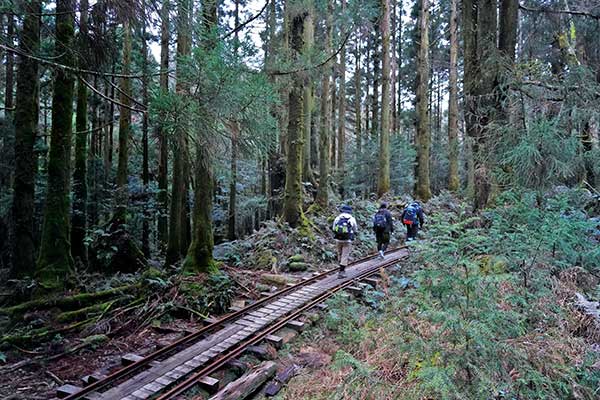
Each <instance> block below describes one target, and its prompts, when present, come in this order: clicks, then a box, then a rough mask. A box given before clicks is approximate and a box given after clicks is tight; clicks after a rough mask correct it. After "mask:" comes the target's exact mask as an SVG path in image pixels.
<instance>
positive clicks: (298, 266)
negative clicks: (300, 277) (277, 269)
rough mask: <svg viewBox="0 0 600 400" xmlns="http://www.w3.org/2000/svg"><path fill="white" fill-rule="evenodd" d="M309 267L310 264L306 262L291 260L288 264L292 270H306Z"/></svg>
mask: <svg viewBox="0 0 600 400" xmlns="http://www.w3.org/2000/svg"><path fill="white" fill-rule="evenodd" d="M309 267H310V265H309V264H307V263H305V262H291V263H289V265H288V269H289V270H290V271H291V272H300V271H306V270H307V269H308V268H309Z"/></svg>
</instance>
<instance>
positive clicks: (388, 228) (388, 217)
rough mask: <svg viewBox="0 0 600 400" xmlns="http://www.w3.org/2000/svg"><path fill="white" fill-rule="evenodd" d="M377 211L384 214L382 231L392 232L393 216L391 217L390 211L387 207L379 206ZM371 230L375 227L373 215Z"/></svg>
mask: <svg viewBox="0 0 600 400" xmlns="http://www.w3.org/2000/svg"><path fill="white" fill-rule="evenodd" d="M377 213H383V215H384V216H385V230H384V233H391V232H394V218H392V213H391V212H390V210H388V209H387V208H380V209H379V211H377ZM373 231H376V229H375V216H373Z"/></svg>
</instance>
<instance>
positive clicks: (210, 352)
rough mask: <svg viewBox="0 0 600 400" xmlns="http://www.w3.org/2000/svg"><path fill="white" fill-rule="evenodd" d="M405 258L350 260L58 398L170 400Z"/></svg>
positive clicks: (397, 252)
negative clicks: (340, 270) (342, 273)
mask: <svg viewBox="0 0 600 400" xmlns="http://www.w3.org/2000/svg"><path fill="white" fill-rule="evenodd" d="M407 256H408V248H407V247H405V246H404V247H400V248H398V249H394V250H390V251H389V252H387V253H386V259H384V260H380V259H378V257H377V256H376V255H372V256H369V257H366V258H363V259H360V260H356V261H355V262H353V263H352V264H350V265H349V266H348V268H347V277H346V278H344V279H338V278H337V269H333V270H329V271H325V272H323V273H320V274H318V275H315V276H313V277H311V278H309V279H306V280H303V281H301V282H299V283H297V284H295V285H292V286H290V287H287V288H285V289H282V290H280V291H278V292H275V293H274V294H272V295H270V296H268V297H264V298H262V299H260V300H258V301H257V302H255V303H253V304H251V305H249V306H247V307H245V308H243V309H241V310H238V311H235V312H233V313H231V314H228V315H226V316H224V317H222V318H220V319H219V320H217V321H215V322H213V323H211V324H210V325H207V326H205V327H203V328H202V329H199V330H198V331H196V332H194V333H191V334H189V335H187V336H185V337H183V338H181V339H179V340H178V341H176V342H174V343H172V344H170V345H169V346H166V347H164V348H162V349H160V350H158V351H156V352H154V353H151V354H149V355H148V356H146V357H144V358H141V359H139V360H138V361H136V362H134V363H132V364H130V365H128V366H126V367H124V368H121V369H120V370H118V371H116V372H114V373H112V374H111V375H109V376H107V377H105V378H103V379H101V380H99V381H97V382H94V383H92V384H90V385H88V386H85V387H83V388H81V389H79V390H78V391H76V392H75V393H72V394H70V395H68V396H66V397H63V398H64V399H67V400H75V399H88V400H108V399H111V400H116V399H125V400H142V399H160V400H166V399H172V398H175V397H177V396H179V395H181V394H183V393H185V392H186V391H188V390H190V389H191V388H192V387H194V386H196V385H198V384H199V383H201V382H202V380H205V379H206V377H208V375H209V374H211V373H212V372H214V371H216V370H218V369H219V368H222V367H223V366H224V365H225V364H226V363H227V362H228V361H229V360H233V359H235V358H236V357H238V356H239V355H241V354H242V353H243V352H244V351H245V350H246V349H247V348H248V347H250V346H252V345H255V344H257V343H259V342H261V341H263V340H265V338H267V337H268V336H269V335H271V334H273V333H274V332H276V331H278V330H279V329H281V328H283V327H284V326H286V325H287V324H289V323H290V321H294V320H295V319H296V318H298V317H299V316H300V315H301V314H303V313H304V312H306V311H307V310H309V309H311V308H313V307H315V306H316V305H318V304H319V303H322V302H323V301H324V300H326V299H327V298H329V297H331V296H332V295H333V294H335V293H336V292H338V291H340V290H343V289H344V288H346V287H348V286H351V285H352V284H353V283H355V282H357V281H359V280H362V279H365V278H368V277H369V276H372V275H374V274H376V273H377V272H378V271H379V269H380V268H386V267H389V266H391V265H394V264H396V263H397V262H398V261H400V260H401V259H403V258H405V257H407Z"/></svg>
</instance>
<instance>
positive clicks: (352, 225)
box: [331, 205, 358, 278]
mask: <svg viewBox="0 0 600 400" xmlns="http://www.w3.org/2000/svg"><path fill="white" fill-rule="evenodd" d="M331 229H332V230H333V236H334V238H335V240H336V245H337V254H338V262H339V264H340V272H339V274H338V278H345V277H346V267H347V266H348V259H349V258H350V252H351V251H352V241H353V240H354V235H355V234H356V232H358V225H357V224H356V219H354V217H353V216H352V207H350V206H348V205H343V206H342V207H341V208H340V215H338V216H337V217H336V219H335V220H334V221H333V226H332V227H331Z"/></svg>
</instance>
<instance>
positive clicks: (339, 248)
mask: <svg viewBox="0 0 600 400" xmlns="http://www.w3.org/2000/svg"><path fill="white" fill-rule="evenodd" d="M342 245H343V243H342V242H339V241H336V242H335V247H336V251H337V260H338V264H341V263H342Z"/></svg>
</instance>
